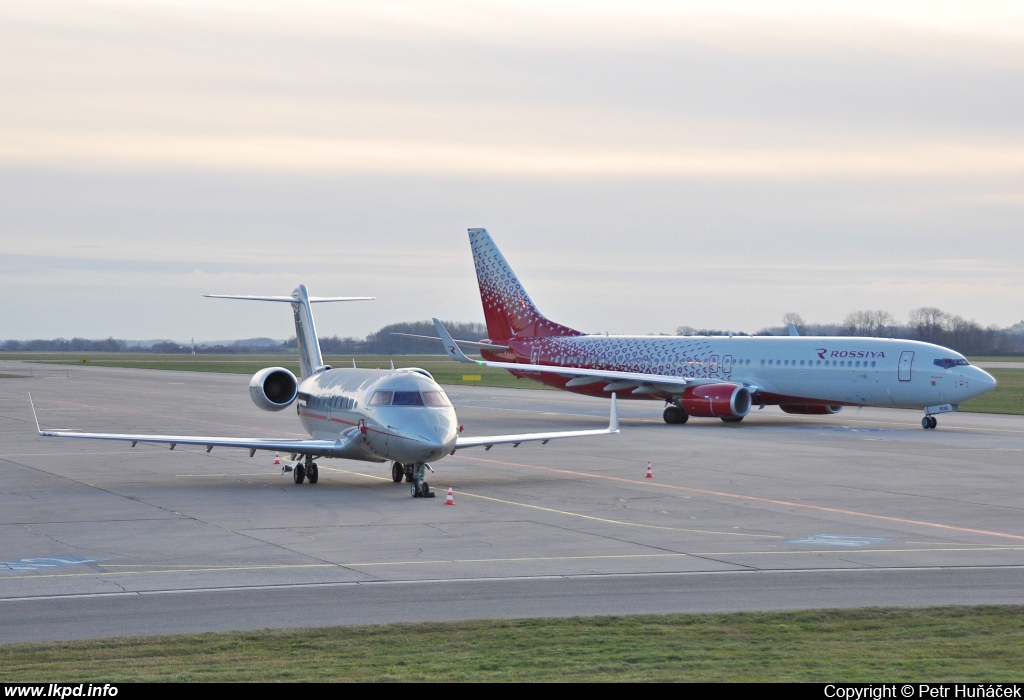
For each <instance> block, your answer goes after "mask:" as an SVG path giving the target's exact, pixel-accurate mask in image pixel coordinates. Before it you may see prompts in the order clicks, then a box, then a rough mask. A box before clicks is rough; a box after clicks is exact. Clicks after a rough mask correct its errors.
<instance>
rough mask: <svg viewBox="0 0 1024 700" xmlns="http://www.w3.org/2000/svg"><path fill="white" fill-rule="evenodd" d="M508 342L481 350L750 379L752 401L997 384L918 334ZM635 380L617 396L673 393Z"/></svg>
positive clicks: (831, 399) (942, 393)
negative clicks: (502, 348)
mask: <svg viewBox="0 0 1024 700" xmlns="http://www.w3.org/2000/svg"><path fill="white" fill-rule="evenodd" d="M504 342H505V344H506V345H507V346H508V348H509V349H508V350H507V351H504V352H500V353H496V352H490V351H487V350H483V351H482V355H483V357H484V358H485V359H488V360H494V361H499V362H521V363H526V364H541V365H554V366H564V367H580V368H590V369H597V370H616V371H622V372H638V373H643V374H651V375H669V376H677V377H694V378H697V379H705V380H706V379H718V380H721V381H722V382H723V383H731V384H740V385H746V386H750V387H752V388H753V392H752V393H753V401H754V403H755V404H784V405H785V404H800V405H835V406H844V405H845V406H893V407H901V408H924V407H927V406H933V405H940V404H953V405H956V404H960V403H962V402H964V401H967V400H968V399H971V398H974V397H975V396H978V395H980V394H983V393H984V392H986V391H988V390H990V389H991V388H992V387H993V386H994V385H995V381H994V380H993V379H992V377H991V376H990V375H989V374H988V373H987V372H985V371H984V370H981V369H979V368H977V367H974V366H972V365H970V364H969V363H968V362H967V360H966V359H965V358H964V357H963V356H962V355H961V354H960V353H957V352H955V351H953V350H949V349H948V348H943V347H940V346H938V345H931V344H929V343H922V342H918V341H912V340H893V339H881V338H837V337H788V336H781V337H778V336H733V337H718V336H680V337H669V336H604V335H579V336H555V337H550V336H549V337H533V338H510V339H507V340H505V341H504ZM516 374H519V375H520V376H523V377H529V378H530V379H535V380H537V381H540V382H543V383H545V384H548V385H550V386H556V387H558V388H562V389H567V390H569V391H574V392H577V393H580V394H587V395H590V396H607V395H608V393H607V391H606V388H607V387H608V385H609V384H610V383H611V382H609V381H607V380H600V381H593V382H589V383H583V382H579V380H574V379H572V378H571V377H565V376H560V375H557V374H551V373H543V374H538V373H530V372H522V373H519V372H516ZM574 381H575V382H577V383H576V384H575V385H574V384H573V382H574ZM567 385H568V386H567ZM633 386H634V388H633V389H632V391H630V389H629V387H628V386H625V385H624V384H620V385H619V386H616V387H613V388H614V389H615V390H616V391H618V395H619V397H620V398H634V399H665V398H666V397H665V395H664V393H662V392H657V391H651V389H650V388H648V387H644V386H643V383H642V382H633ZM638 389H639V392H638V391H637V390H638Z"/></svg>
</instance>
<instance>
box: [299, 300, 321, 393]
mask: <svg viewBox="0 0 1024 700" xmlns="http://www.w3.org/2000/svg"><path fill="white" fill-rule="evenodd" d="M292 298H293V299H295V301H293V302H292V313H293V314H294V315H295V344H296V345H297V346H298V349H299V367H300V368H301V369H302V376H303V377H308V376H310V375H313V374H316V373H317V372H319V371H321V370H322V369H323V367H324V357H323V355H322V354H320V340H319V339H318V338H317V337H316V326H315V325H314V324H313V310H312V309H311V308H310V306H309V294H307V293H306V285H304V284H300V285H299V286H298V287H296V288H295V291H293V292H292Z"/></svg>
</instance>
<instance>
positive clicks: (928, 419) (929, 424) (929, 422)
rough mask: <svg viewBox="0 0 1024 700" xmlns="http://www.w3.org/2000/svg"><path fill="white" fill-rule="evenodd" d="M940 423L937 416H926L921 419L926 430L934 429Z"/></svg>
mask: <svg viewBox="0 0 1024 700" xmlns="http://www.w3.org/2000/svg"><path fill="white" fill-rule="evenodd" d="M938 424H939V421H938V419H937V418H936V417H935V416H925V417H924V418H922V419H921V427H922V428H924V429H925V430H934V429H935V426H937V425H938Z"/></svg>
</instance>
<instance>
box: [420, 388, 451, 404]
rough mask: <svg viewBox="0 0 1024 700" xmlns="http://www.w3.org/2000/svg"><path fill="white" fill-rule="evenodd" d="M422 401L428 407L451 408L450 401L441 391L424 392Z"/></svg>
mask: <svg viewBox="0 0 1024 700" xmlns="http://www.w3.org/2000/svg"><path fill="white" fill-rule="evenodd" d="M423 401H424V403H426V404H427V405H428V406H451V405H452V404H451V401H449V400H448V397H447V396H445V393H444V392H443V391H424V392H423Z"/></svg>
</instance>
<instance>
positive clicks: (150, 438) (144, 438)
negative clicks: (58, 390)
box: [29, 394, 358, 457]
mask: <svg viewBox="0 0 1024 700" xmlns="http://www.w3.org/2000/svg"><path fill="white" fill-rule="evenodd" d="M29 402H30V403H32V396H31V394H30V395H29ZM32 417H33V418H35V421H36V432H37V433H39V434H40V435H41V436H43V437H58V438H82V439H87V440H117V441H120V442H130V443H132V447H135V445H136V444H137V443H140V442H145V443H153V444H159V445H170V446H171V449H172V450H173V449H174V448H175V447H177V446H178V445H202V446H204V447H206V451H207V452H209V451H210V450H212V449H213V448H214V447H242V448H247V449H248V450H249V456H250V457H251V456H253V455H254V454H256V450H269V451H272V452H292V453H295V454H313V455H322V456H325V457H330V456H335V455H338V456H341V454H342V453H343V452H344V451H345V448H346V447H347V446H348V445H349V444H350V443H351V442H352V439H353V437H354V436H355V435H356V434H358V429H356V428H352V429H351V430H350V431H349V432H352V433H353V435H348V434H347V433H346V434H343V435H342V436H341V438H339V439H337V440H295V439H289V438H284V439H280V440H276V439H272V438H271V439H252V438H231V437H204V436H199V435H144V434H138V435H134V434H127V433H80V432H77V431H73V430H43V429H42V428H40V427H39V418H38V416H36V407H35V404H34V403H32Z"/></svg>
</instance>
